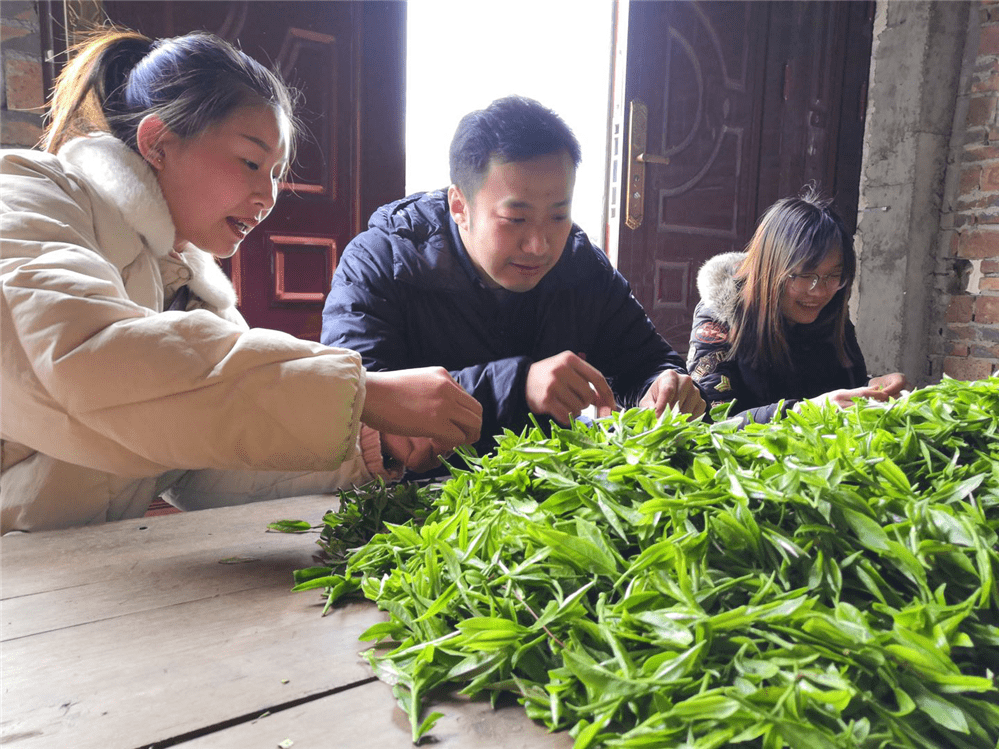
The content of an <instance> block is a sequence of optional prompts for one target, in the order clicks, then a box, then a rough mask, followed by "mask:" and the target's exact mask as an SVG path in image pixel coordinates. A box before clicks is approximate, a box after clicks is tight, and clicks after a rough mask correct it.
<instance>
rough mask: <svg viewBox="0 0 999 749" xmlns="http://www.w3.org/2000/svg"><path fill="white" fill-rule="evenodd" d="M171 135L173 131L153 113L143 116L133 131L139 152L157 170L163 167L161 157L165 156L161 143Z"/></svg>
mask: <svg viewBox="0 0 999 749" xmlns="http://www.w3.org/2000/svg"><path fill="white" fill-rule="evenodd" d="M172 135H173V132H172V131H171V130H170V128H168V127H167V126H166V125H165V124H164V123H163V120H161V119H160V118H159V115H155V114H147V115H146V116H145V117H143V118H142V122H140V123H139V127H138V129H137V130H136V131H135V142H136V145H137V146H138V147H139V154H140V155H141V156H142V158H144V159H145V160H146V161H148V162H149V163H150V164H151V165H152V167H153V169H156V170H157V171H159V170H160V169H162V168H163V157H164V156H165V151H164V150H163V144H164V143H165V141H166V140H167V139H168V137H169V136H172Z"/></svg>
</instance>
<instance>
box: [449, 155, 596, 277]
mask: <svg viewBox="0 0 999 749" xmlns="http://www.w3.org/2000/svg"><path fill="white" fill-rule="evenodd" d="M575 183H576V168H575V166H574V165H573V163H572V157H571V156H569V154H568V153H567V152H566V151H560V152H558V153H552V154H547V155H545V156H535V157H534V158H532V159H528V160H527V161H513V162H498V161H496V160H493V161H491V162H490V164H489V171H488V172H487V173H486V176H485V178H484V179H483V181H482V185H481V186H480V187H479V189H478V192H476V193H475V195H474V196H472V198H471V200H469V199H467V198H466V197H465V196H464V195H463V194H462V192H461V190H459V189H458V188H457V187H456V186H455V185H451V187H450V189H449V190H448V201H449V203H450V210H451V216H452V218H453V219H454V221H455V223H456V224H457V225H458V231H459V233H460V234H461V240H462V242H464V243H465V249H467V250H468V254H469V256H470V257H471V259H472V264H473V265H474V266H475V269H476V271H478V273H479V277H480V278H481V279H482V282H483V283H484V284H486V285H487V286H489V287H491V288H497V289H498V288H503V289H507V290H508V291H520V292H523V291H530V290H531V289H533V288H534V287H535V286H537V285H538V282H539V281H541V279H542V278H544V277H545V274H546V273H548V271H550V270H551V269H552V267H554V265H555V263H557V262H558V259H559V258H560V257H562V250H563V249H565V243H566V240H567V239H568V238H569V230H570V229H571V228H572V219H571V217H570V208H571V207H572V190H573V187H574V185H575Z"/></svg>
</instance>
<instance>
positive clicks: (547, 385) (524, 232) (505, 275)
mask: <svg viewBox="0 0 999 749" xmlns="http://www.w3.org/2000/svg"><path fill="white" fill-rule="evenodd" d="M579 160H580V149H579V143H578V141H577V140H576V138H575V136H574V135H573V134H572V131H571V130H570V129H569V128H568V126H567V125H566V124H565V123H564V122H563V121H562V120H561V119H560V118H559V117H558V115H556V114H555V113H554V112H552V111H551V110H549V109H547V108H545V107H543V106H542V105H541V104H539V103H538V102H536V101H533V100H531V99H526V98H523V97H508V98H505V99H499V100H497V101H495V102H493V103H492V104H491V105H489V107H487V108H486V109H484V110H480V111H476V112H472V113H470V114H468V115H466V116H465V117H464V118H463V119H462V120H461V123H460V124H459V125H458V129H457V131H456V133H455V136H454V139H453V141H452V143H451V154H450V162H451V163H450V166H451V175H450V176H451V181H452V184H451V186H450V187H449V188H448V189H447V191H444V190H439V191H436V192H429V193H421V194H417V195H412V196H410V197H408V198H405V199H403V200H399V201H397V202H395V203H391V204H389V205H386V206H382V207H381V208H379V209H378V210H377V211H375V213H374V215H372V217H371V220H370V221H369V222H368V229H367V231H365V232H363V233H362V234H360V235H358V236H357V237H355V238H354V239H353V241H351V242H350V244H348V245H347V247H346V248H345V250H344V252H343V255H342V257H341V258H340V262H339V264H338V266H337V269H336V273H335V274H334V276H333V285H332V290H331V291H330V294H329V296H328V298H327V300H326V307H325V310H324V312H323V334H322V342H323V343H325V344H327V345H330V346H342V347H345V348H350V349H354V350H355V351H358V352H359V353H360V354H361V356H362V357H363V360H364V366H365V367H366V368H367V369H370V370H375V371H384V370H395V369H404V368H411V367H421V366H430V365H435V366H443V367H445V368H446V369H448V370H449V371H450V372H451V375H452V376H453V377H454V378H455V380H457V381H458V383H459V384H460V385H461V386H462V387H463V388H465V390H467V391H468V392H469V393H471V394H472V395H473V396H474V397H475V398H476V399H477V400H478V401H479V402H480V403H481V404H482V407H483V423H482V435H483V437H482V439H481V440H480V441H479V442H478V443H476V445H475V448H476V450H477V451H478V453H479V454H480V455H481V454H483V453H485V452H488V451H489V450H491V449H492V448H493V447H494V446H495V440H494V436H495V435H498V434H500V433H501V432H502V430H503V428H509V429H512V430H514V431H515V432H519V431H521V430H522V429H523V428H524V427H525V426H526V425H527V424H529V414H531V413H533V414H535V415H536V416H537V417H538V419H539V421H540V422H541V423H545V422H546V421H547V419H548V418H549V417H550V418H553V419H555V420H556V421H558V422H560V423H562V424H563V425H564V424H568V423H569V421H571V420H572V419H573V418H575V417H576V416H578V415H579V414H580V412H581V411H582V410H583V409H585V408H587V407H588V406H591V405H593V406H595V407H596V410H597V413H598V415H605V414H607V413H609V412H610V411H611V410H612V409H614V408H615V407H618V406H625V407H631V406H642V407H649V408H655V409H656V412H657V413H659V414H661V413H662V412H663V410H664V409H666V408H669V407H671V406H672V405H673V404H679V408H680V409H681V410H682V411H684V412H686V413H692V414H694V415H695V416H697V415H700V414H701V413H703V411H704V408H705V404H704V401H703V400H702V399H701V395H700V392H699V391H698V389H697V386H696V385H695V384H694V383H693V381H692V380H691V379H690V377H689V376H688V375H687V373H686V370H685V369H684V363H683V360H682V359H681V358H680V356H679V355H678V354H677V353H676V352H675V351H674V350H673V349H672V348H671V347H670V345H669V344H668V343H667V342H666V341H665V340H663V338H662V337H661V336H660V335H659V334H658V333H657V332H656V330H655V328H654V326H653V324H652V322H651V321H650V320H649V318H648V316H647V315H646V314H645V311H644V310H643V309H642V307H641V305H639V303H638V301H637V300H636V299H635V298H634V297H633V296H632V294H631V289H630V287H629V286H628V283H627V281H625V279H624V277H623V276H621V274H620V273H618V272H617V271H616V270H615V269H614V268H613V267H612V266H611V264H610V262H609V261H608V260H607V257H606V256H605V255H604V254H603V253H602V252H601V251H599V250H598V249H596V248H595V247H594V246H593V245H592V244H590V241H589V239H587V237H586V235H585V234H584V233H583V232H582V230H581V229H580V228H579V227H578V226H575V225H574V224H573V223H572V221H571V219H570V208H571V203H572V192H573V186H574V183H575V176H576V167H577V166H578V164H579ZM435 455H436V452H435V449H434V446H433V445H432V444H431V443H429V442H420V441H418V440H414V445H413V453H412V457H411V459H410V461H409V465H410V467H411V468H414V469H416V470H425V469H426V468H428V467H430V466H431V465H433V464H434V463H436V461H435V460H434V456H435Z"/></svg>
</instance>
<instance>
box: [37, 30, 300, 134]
mask: <svg viewBox="0 0 999 749" xmlns="http://www.w3.org/2000/svg"><path fill="white" fill-rule="evenodd" d="M74 52H75V56H74V57H73V59H72V61H71V62H70V63H69V64H68V65H67V66H66V68H65V69H64V70H63V72H62V74H61V75H60V76H59V79H58V81H56V85H55V91H54V92H53V95H52V102H51V105H50V107H49V115H48V124H47V126H46V130H45V136H44V138H43V141H42V143H43V146H44V147H45V150H46V151H49V152H51V153H55V152H56V151H58V150H59V148H61V147H62V145H63V144H64V143H66V141H68V140H70V139H71V138H74V137H77V136H80V135H86V134H88V133H92V132H94V131H100V132H106V133H111V134H112V135H114V136H115V137H116V138H118V139H119V140H121V141H123V142H124V143H125V144H126V145H128V146H129V147H131V148H132V149H133V150H136V151H137V150H138V146H137V143H136V132H137V131H138V128H139V123H140V122H142V120H143V119H144V118H145V117H146V116H148V115H150V114H155V115H156V116H157V117H159V118H160V120H162V122H163V124H164V125H166V126H167V127H168V128H169V129H170V130H171V131H172V132H174V133H176V134H177V135H179V136H180V137H182V138H193V137H195V136H197V135H199V134H200V133H202V132H204V131H205V130H206V129H207V128H209V127H211V126H212V125H214V124H216V123H218V122H220V121H221V120H223V119H225V118H226V117H227V116H229V114H231V113H232V112H233V111H234V110H235V109H237V108H239V107H241V106H247V105H253V104H265V105H268V106H271V107H273V108H274V109H275V110H277V111H279V112H281V113H283V114H284V115H285V116H286V117H287V119H288V122H289V123H290V125H291V131H292V133H291V135H292V137H291V143H289V149H290V150H291V151H293V147H294V131H295V129H296V121H295V116H294V108H295V101H294V94H293V92H292V91H291V90H290V89H289V88H288V87H287V86H286V85H285V84H284V82H283V81H282V80H281V79H280V77H279V76H278V75H277V74H276V73H274V72H272V71H270V70H268V69H267V68H265V67H264V66H263V65H261V64H260V63H259V62H257V61H256V60H254V59H252V58H251V57H249V56H248V55H246V54H245V53H244V52H242V51H241V50H238V49H236V48H235V47H233V46H232V45H231V44H229V43H228V42H226V41H224V40H222V39H219V38H218V37H216V36H213V35H212V34H209V33H207V32H195V33H192V34H186V35H185V36H178V37H174V38H172V39H159V40H155V41H154V40H152V39H150V38H149V37H146V36H143V35H142V34H139V33H136V32H134V31H129V30H127V29H119V28H113V29H110V30H105V31H104V32H102V33H100V35H99V36H96V37H94V38H92V39H90V40H88V41H84V42H83V43H82V44H81V45H79V46H78V47H76V48H75V49H74Z"/></svg>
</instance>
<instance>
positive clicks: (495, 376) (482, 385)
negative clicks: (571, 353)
mask: <svg viewBox="0 0 999 749" xmlns="http://www.w3.org/2000/svg"><path fill="white" fill-rule="evenodd" d="M391 241H392V240H390V238H389V236H388V235H387V234H386V233H385V232H383V231H382V230H381V229H378V228H369V229H368V230H367V231H365V232H364V233H363V234H360V235H358V236H357V237H355V238H354V239H353V240H352V241H351V242H350V244H349V245H347V247H346V249H345V250H344V252H343V255H342V257H341V258H340V262H339V263H338V265H337V269H336V272H335V273H334V274H333V283H332V286H331V288H330V293H329V295H328V296H327V298H326V305H325V308H324V310H323V332H322V339H321V340H322V342H323V343H325V344H327V345H329V346H342V347H344V348H349V349H352V350H354V351H356V352H358V353H359V354H360V355H361V360H362V362H363V364H364V367H365V368H366V369H369V370H371V371H375V372H387V371H395V370H400V369H409V368H411V367H414V366H424V364H423V363H416V362H414V359H413V355H412V353H411V352H410V342H409V341H408V340H407V335H406V329H407V325H406V315H407V305H406V296H405V293H406V292H405V290H404V288H402V285H401V284H396V283H395V282H394V278H393V273H392V265H391V263H392V249H391ZM399 241H404V240H399ZM530 365H531V361H530V359H529V358H528V357H526V356H515V357H509V358H504V359H498V360H495V361H489V362H483V363H480V364H475V365H472V366H469V367H465V368H462V369H452V370H449V371H450V374H451V376H452V377H454V379H455V381H456V382H457V383H458V384H459V385H461V387H462V388H463V389H464V390H465V391H466V392H467V393H469V394H470V395H471V396H472V397H473V398H475V399H476V400H478V401H479V403H481V404H482V435H483V437H482V439H481V440H480V441H479V442H478V443H477V444H476V447H477V449H480V450H482V449H485V450H488V449H491V448H492V446H493V435H495V434H499V433H500V432H502V430H503V429H504V428H509V429H513V430H515V431H519V430H520V429H522V428H523V426H525V425H526V424H527V418H526V413H527V399H526V395H525V392H524V391H525V387H526V382H527V370H528V369H529V368H530Z"/></svg>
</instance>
